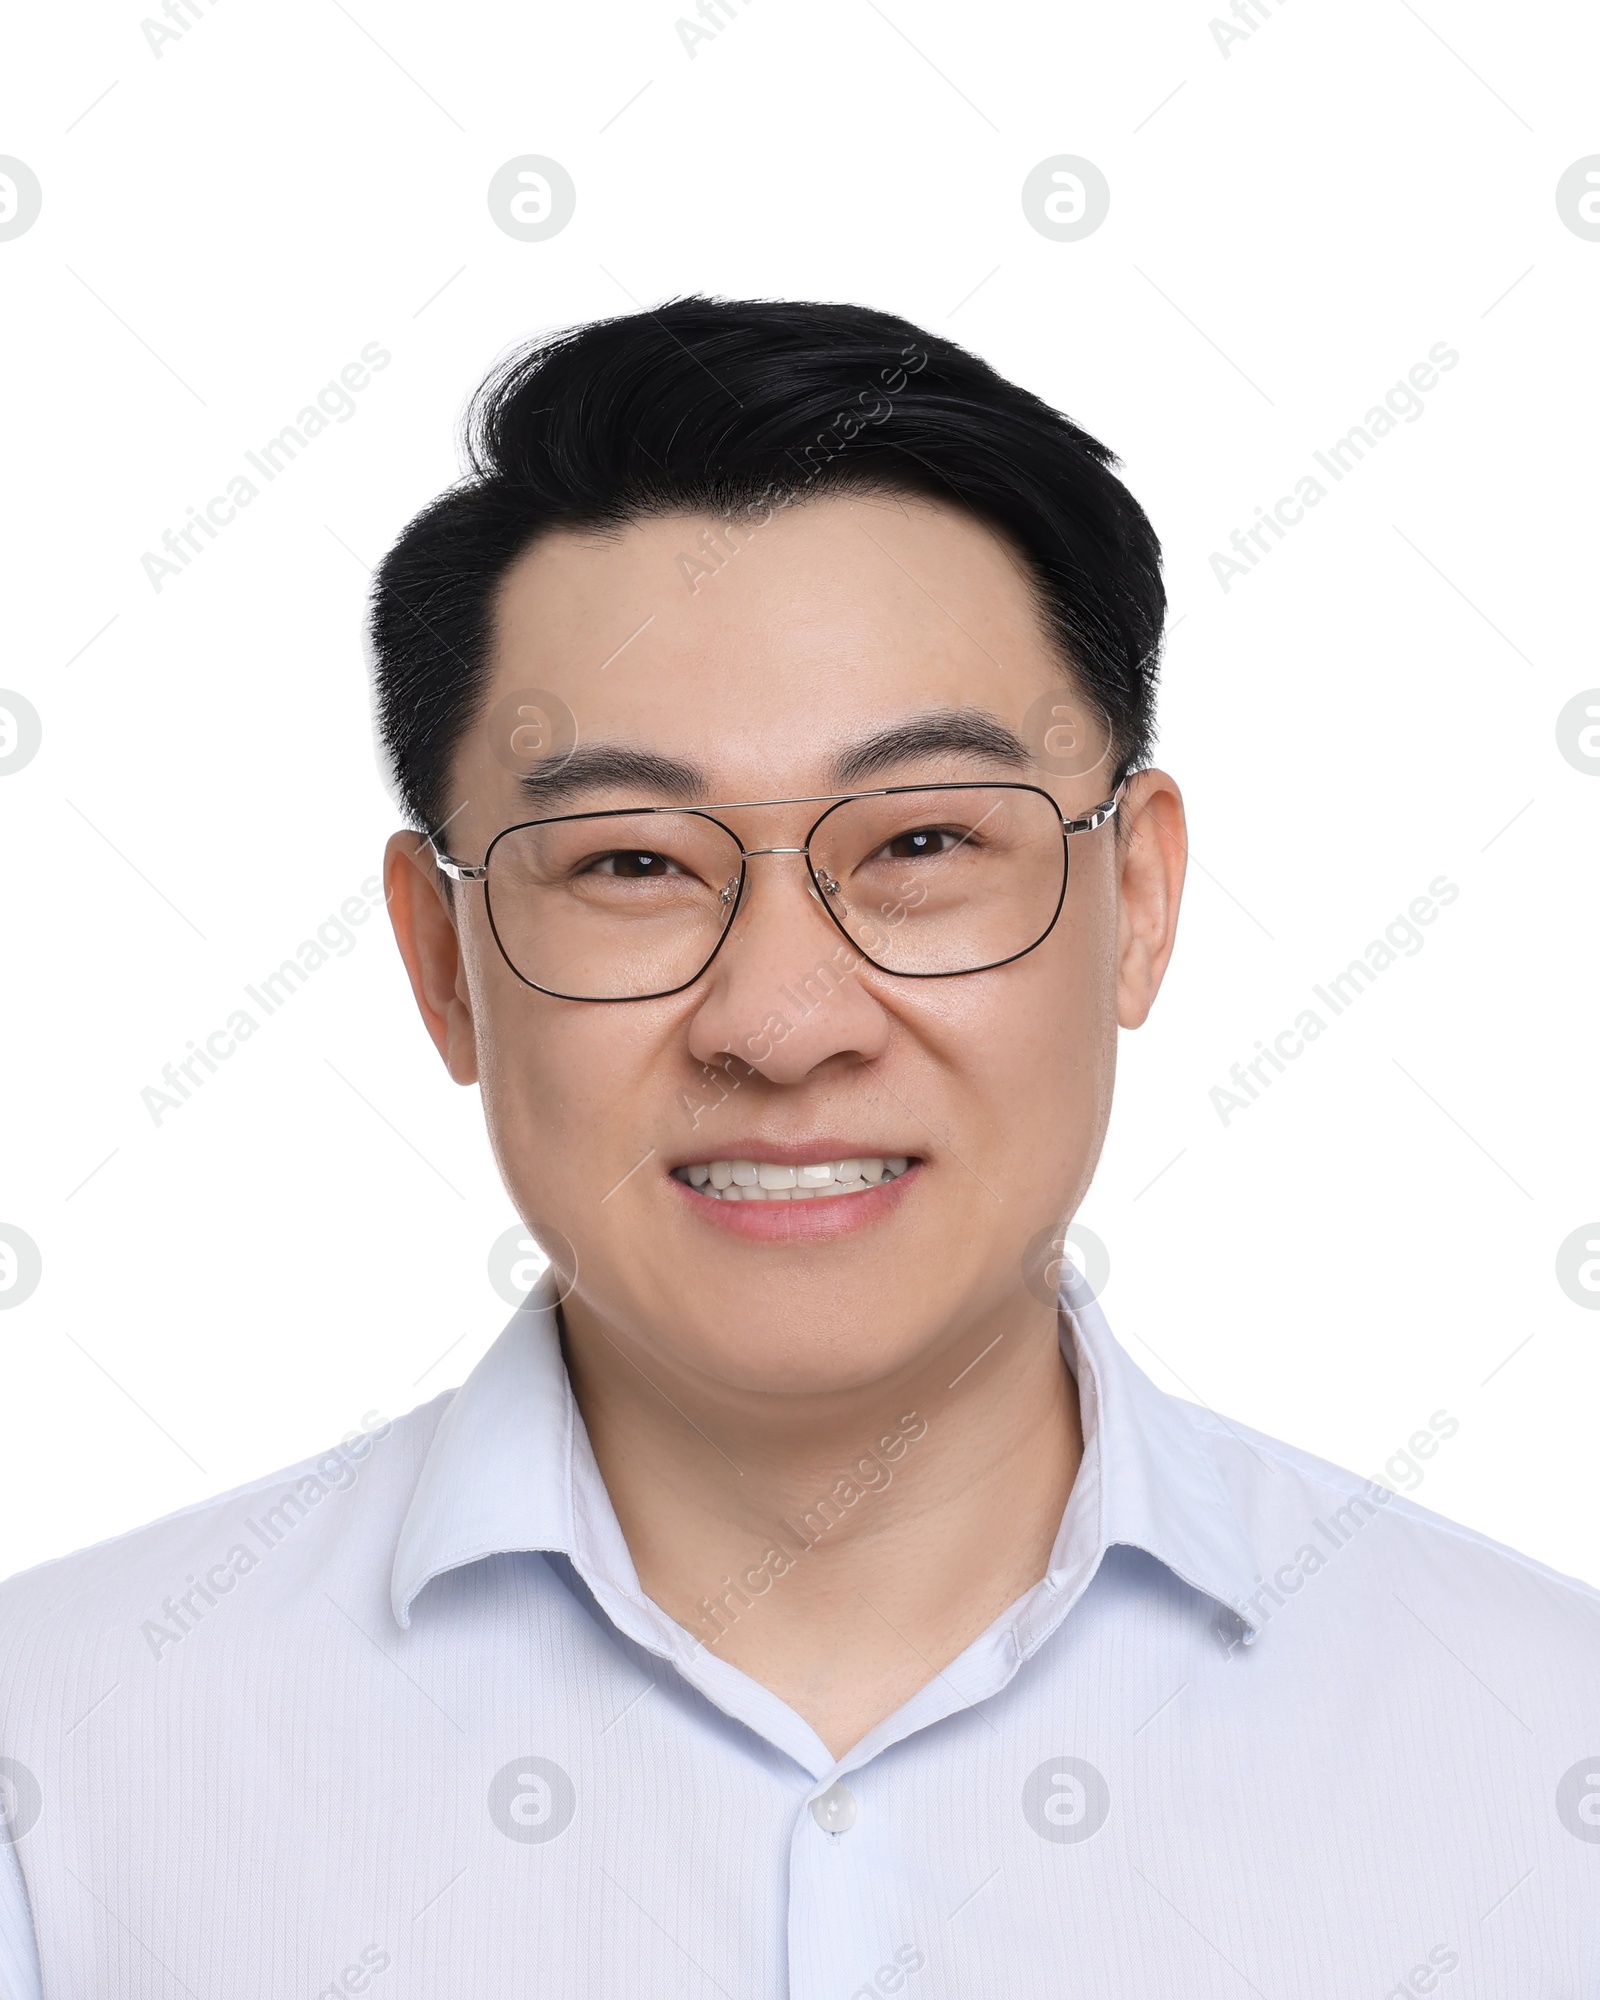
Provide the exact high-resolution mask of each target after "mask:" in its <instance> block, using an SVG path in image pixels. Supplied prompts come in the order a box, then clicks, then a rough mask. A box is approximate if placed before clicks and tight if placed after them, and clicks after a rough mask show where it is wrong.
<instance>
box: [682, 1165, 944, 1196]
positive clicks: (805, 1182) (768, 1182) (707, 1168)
mask: <svg viewBox="0 0 1600 2000" xmlns="http://www.w3.org/2000/svg"><path fill="white" fill-rule="evenodd" d="M910 1165H911V1159H910V1156H909V1155H897V1156H896V1157H894V1158H893V1159H888V1158H885V1159H868V1158H859V1159H849V1160H816V1161H810V1162H808V1163H807V1164H806V1165H804V1166H789V1165H786V1164H783V1165H780V1164H779V1163H778V1162H777V1161H775V1160H704V1161H696V1162H695V1164H694V1165H693V1166H690V1167H674V1168H673V1170H672V1171H673V1175H674V1177H675V1178H676V1179H678V1180H680V1181H684V1182H686V1183H687V1185H688V1186H690V1187H692V1188H694V1189H695V1190H696V1192H697V1193H699V1194H703V1195H707V1196H709V1197H710V1199H711V1200H713V1201H827V1200H831V1199H832V1198H833V1197H834V1196H836V1195H841V1194H864V1193H865V1192H866V1190H867V1189H868V1188H869V1187H874V1186H876V1185H877V1184H878V1183H879V1182H880V1181H885V1180H891V1181H892V1180H898V1179H899V1177H900V1176H901V1174H903V1173H904V1172H905V1171H906V1169H907V1168H908V1167H909V1166H910Z"/></svg>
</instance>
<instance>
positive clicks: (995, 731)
mask: <svg viewBox="0 0 1600 2000" xmlns="http://www.w3.org/2000/svg"><path fill="white" fill-rule="evenodd" d="M937 757H981V758H983V759H985V760H986V761H988V762H990V763H998V764H1004V765H1006V766H1007V767H1008V768H1009V769H1011V770H1019V771H1020V770H1025V769H1027V768H1028V766H1029V765H1030V763H1031V761H1032V760H1031V759H1030V757H1029V755H1028V751H1027V748H1026V746H1025V745H1024V743H1023V742H1022V739H1021V738H1020V737H1019V736H1018V735H1017V734H1016V733H1015V731H1013V730H1011V729H1008V728H1007V727H1006V725H1005V724H1004V723H1003V722H1002V721H1001V720H1000V719H999V717H998V716H996V715H991V714H990V713H989V711H988V710H987V709H982V708H942V709H931V710H929V711H928V712H927V713H926V714H924V715H916V716H912V717H910V718H909V719H908V720H907V721H904V722H896V723H891V724H890V725H889V726H888V727H887V728H885V729H878V730H874V731H873V732H872V734H871V735H870V736H864V737H862V738H861V739H860V740H859V741H857V742H855V743H852V744H851V745H849V747H848V748H846V749H844V750H841V751H840V752H839V753H838V754H837V756H835V758H834V760H833V762H832V764H831V765H830V766H829V771H828V779H827V782H829V783H831V784H833V785H834V786H836V787H837V788H838V789H839V790H840V791H850V790H853V789H854V788H855V787H856V786H858V785H860V784H862V783H863V781H865V780H867V779H870V778H877V777H881V776H882V775H883V774H884V773H885V772H888V771H893V770H895V769H896V768H898V767H900V766H902V765H905V764H909V763H912V762H914V761H916V760H918V759H928V758H937ZM613 790H624V791H629V792H632V793H634V794H636V795H641V796H648V797H651V798H656V799H661V800H663V801H665V802H668V803H685V804H696V805H699V804H704V803H706V802H707V801H709V800H710V798H711V796H712V788H711V785H710V782H709V780H708V778H707V776H706V773H705V772H704V771H703V770H702V769H701V768H700V766H699V765H698V764H692V763H690V762H688V761H687V760H686V759H684V758H681V757H667V756H663V755H662V754H661V753H660V752H658V751H654V750H644V749H638V748H635V747H634V746H632V745H630V744H626V743H579V744H577V745H576V746H575V747H574V748H573V750H572V751H571V752H570V753H569V755H568V756H566V757H565V758H563V759H562V760H561V761H560V762H559V763H557V762H552V763H551V764H550V765H548V766H545V767H540V768H538V769H535V770H532V771H527V772H524V773H523V775H522V776H521V778H520V779H519V780H518V791H519V793H520V795H521V798H522V802H523V804H524V805H525V806H527V807H529V808H530V809H531V810H533V811H535V812H549V811H551V810H553V809H556V808H559V807H562V806H565V805H570V804H572V803H573V801H574V800H577V799H580V798H583V797H586V796H588V795H589V794H591V793H594V792H599V791H613Z"/></svg>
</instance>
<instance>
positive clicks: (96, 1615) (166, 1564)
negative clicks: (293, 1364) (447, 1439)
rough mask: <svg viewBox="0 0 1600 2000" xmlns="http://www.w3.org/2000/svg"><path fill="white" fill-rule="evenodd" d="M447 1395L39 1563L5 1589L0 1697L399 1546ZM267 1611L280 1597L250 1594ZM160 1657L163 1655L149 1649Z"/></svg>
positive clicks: (1, 1587)
mask: <svg viewBox="0 0 1600 2000" xmlns="http://www.w3.org/2000/svg"><path fill="white" fill-rule="evenodd" d="M454 1394H455V1391H454V1390H449V1391H446V1392H445V1393H444V1394H443V1395H441V1396H438V1397H436V1398H434V1400H433V1401H432V1402H429V1403H425V1404H422V1405H421V1406H420V1407H418V1408H417V1409H415V1410H412V1411H410V1412H409V1413H408V1414H407V1415H405V1416H403V1417H398V1418H395V1419H393V1420H392V1421H379V1420H377V1418H376V1413H372V1414H371V1415H370V1416H369V1418H368V1420H367V1423H366V1425H365V1426H364V1427H363V1428H362V1429H360V1430H356V1431H350V1432H347V1433H346V1434H345V1436H344V1437H343V1438H342V1439H341V1440H340V1441H339V1442H338V1443H337V1444H335V1445H332V1446H330V1447H329V1449H327V1450H326V1451H322V1452H317V1453H314V1454H313V1455H312V1456H311V1457H309V1458H305V1459H302V1460H301V1461H300V1462H299V1463H298V1464H295V1465H289V1466H285V1467H283V1468H282V1469H281V1470H279V1471H277V1472H272V1473H268V1474H266V1475H265V1476H264V1477H263V1478H260V1479H254V1480H251V1481H250V1482H248V1484H246V1485H243V1486H236V1487H234V1488H232V1489H231V1490H229V1491H228V1492H225V1493H219V1494H216V1495H214V1496H213V1497H212V1498H210V1499H207V1500H201V1501H196V1502H195V1503H193V1504H192V1505H190V1506H188V1507H182V1508H179V1509H178V1510H177V1511H176V1512H175V1513H171V1514H167V1515H164V1516H162V1517H161V1518H160V1519H159V1520H156V1521H151V1522H147V1523H146V1524H145V1525H144V1526H142V1527H138V1528H132V1529H129V1530H127V1531H125V1532H124V1533H122V1534H118V1535H114V1536H112V1537H110V1538H109V1539H108V1540H106V1541H103V1542H96V1543H93V1544H91V1545H90V1546H89V1547H88V1548H84V1549H79V1550H77V1551H75V1552H74V1553H73V1554H70V1555H66V1556H59V1557H56V1558H54V1559H53V1560H51V1561H49V1562H44V1563H40V1564H39V1565H37V1566H36V1567H35V1568H33V1569H28V1570H23V1571H22V1572H20V1573H19V1574H18V1575H16V1576H13V1577H10V1578H8V1579H7V1580H6V1581H4V1582H3V1583H0V1690H3V1684H4V1682H6V1681H14V1679H15V1677H16V1676H17V1675H18V1673H19V1672H21V1673H22V1674H23V1675H24V1676H25V1677H26V1678H28V1679H29V1680H33V1681H37V1679H38V1677H39V1676H40V1675H41V1674H48V1672H49V1671H50V1668H49V1664H48V1663H49V1661H50V1660H51V1659H52V1658H54V1659H56V1660H57V1661H62V1660H65V1659H66V1658H67V1657H68V1656H71V1655H79V1654H82V1653H83V1652H84V1651H85V1650H86V1649H87V1650H90V1651H92V1650H94V1649H96V1647H97V1646H98V1645H100V1644H102V1643H104V1644H108V1645H109V1646H110V1647H111V1648H112V1649H116V1648H118V1647H120V1645H121V1644H122V1643H123V1642H124V1640H125V1639H126V1638H127V1637H128V1636H129V1635H130V1634H135V1635H137V1634H141V1633H142V1635H143V1638H144V1640H145V1642H146V1643H147V1644H148V1645H150V1646H151V1647H152V1649H159V1648H161V1646H162V1645H163V1643H164V1640H163V1635H164V1634H171V1635H173V1637H174V1640H176V1638H177V1637H179V1636H182V1635H183V1634H184V1633H185V1632H186V1631H187V1630H190V1629H193V1627H194V1625H195V1624H196V1623H198V1622H199V1621H201V1620H203V1619H204V1618H205V1617H206V1615H207V1613H208V1611H209V1610H210V1609H212V1608H213V1607H214V1606H215V1605H216V1604H218V1603H219V1602H220V1601H221V1599H222V1598H224V1597H227V1596H231V1594H232V1593H233V1591H234V1589H235V1587H236V1586H237V1585H238V1583H239V1582H240V1581H241V1580H242V1579H243V1578H244V1577H246V1576H249V1575H252V1574H255V1573H258V1572H259V1573H260V1574H262V1575H263V1576H265V1575H269V1574H274V1573H275V1575H276V1578H277V1580H278V1584H279V1586H280V1588H283V1587H287V1586H288V1584H289V1582H290V1579H292V1578H297V1579H301V1580H302V1581H303V1579H304V1578H305V1576H306V1575H307V1573H308V1571H310V1570H313V1569H315V1568H317V1567H318V1566H326V1565H329V1564H333V1565H339V1564H341V1563H342V1562H344V1561H348V1560H350V1559H352V1558H357V1559H370V1558H371V1557H372V1556H374V1555H381V1552H382V1551H383V1549H384V1548H385V1547H386V1548H387V1549H388V1550H389V1551H390V1553H391V1554H392V1550H393V1546H394V1541H395V1538H396V1536H397V1535H398V1533H399V1528H400V1524H401V1522H402V1521H403V1520H404V1518H405V1511H406V1508H407V1507H408V1506H409V1504H410V1500H411V1496H412V1494H413V1493H414V1491H415V1489H416V1483H417V1477H418V1474H419V1472H420V1470H421V1466H422V1461H423V1459H424V1458H425V1457H426V1455H427V1450H428V1446H429V1444H430V1443H431V1442H432V1439H433V1434H434V1432H435V1430H436V1429H437V1428H438V1424H439V1420H440V1418H441V1417H442V1416H443V1414H444V1412H445V1410H446V1408H447V1407H448V1406H449V1403H450V1401H451V1398H452V1397H453V1396H454ZM248 1595H249V1596H251V1597H252V1598H257V1597H258V1598H259V1600H260V1602H261V1603H262V1605H263V1607H265V1606H266V1605H268V1604H269V1603H270V1602H271V1601H272V1599H273V1598H274V1597H275V1596H277V1595H278V1592H277V1591H276V1590H258V1589H256V1588H253V1589H252V1590H251V1592H249V1593H248ZM158 1656H159V1652H158Z"/></svg>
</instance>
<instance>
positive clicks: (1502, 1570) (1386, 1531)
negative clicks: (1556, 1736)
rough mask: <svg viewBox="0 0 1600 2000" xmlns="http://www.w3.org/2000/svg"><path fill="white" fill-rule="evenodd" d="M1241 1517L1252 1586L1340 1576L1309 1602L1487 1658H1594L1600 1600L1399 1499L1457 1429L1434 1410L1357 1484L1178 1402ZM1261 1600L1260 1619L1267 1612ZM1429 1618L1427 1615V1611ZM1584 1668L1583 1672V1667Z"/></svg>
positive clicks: (1311, 1458) (1287, 1588)
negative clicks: (1459, 1642)
mask: <svg viewBox="0 0 1600 2000" xmlns="http://www.w3.org/2000/svg"><path fill="white" fill-rule="evenodd" d="M1182 1407H1183V1409H1184V1411H1185V1414H1186V1415H1187V1416H1188V1417H1189V1419H1190V1421H1191V1422H1192V1423H1193V1425H1194V1427H1195V1429H1196V1431H1197V1433H1198V1434H1199V1435H1200V1437H1201V1438H1202V1440H1203V1441H1204V1443H1205V1445H1206V1448H1207V1452H1208V1455H1209V1457H1210V1458H1211V1460H1212V1463H1213V1465H1214V1466H1215V1467H1216V1469H1217V1472H1218V1474H1219V1476H1220V1477H1221V1479H1222V1483H1223V1485H1224V1487H1225V1488H1226V1490H1227V1492H1228V1495H1229V1498H1230V1499H1231V1500H1232V1502H1233V1504H1234V1507H1235V1509H1236V1510H1237V1512H1238V1514H1239V1518H1240V1521H1241V1524H1242V1525H1243V1526H1244V1528H1245V1531H1246V1534H1247V1537H1248V1539H1249V1542H1250V1545H1251V1548H1252V1550H1253V1551H1254V1553H1255V1557H1256V1564H1257V1568H1258V1569H1259V1571H1260V1583H1261V1586H1262V1588H1263V1589H1264V1590H1265V1591H1266V1592H1268V1593H1273V1594H1276V1595H1277V1596H1278V1598H1279V1599H1280V1600H1281V1599H1282V1598H1283V1597H1284V1596H1285V1595H1289V1596H1292V1595H1294V1594H1296V1593H1298V1591H1299V1590H1300V1588H1301V1587H1302V1585H1303V1584H1304V1583H1305V1582H1307V1581H1308V1580H1309V1578H1310V1577H1311V1576H1313V1575H1317V1576H1320V1575H1322V1574H1323V1573H1324V1572H1326V1573H1327V1574H1328V1575H1329V1576H1330V1577H1331V1576H1333V1575H1338V1576H1341V1577H1342V1578H1343V1586H1342V1587H1341V1588H1338V1589H1335V1590H1331V1591H1327V1592H1324V1591H1322V1590H1321V1589H1319V1591H1318V1592H1317V1593H1315V1594H1316V1595H1317V1596H1318V1597H1319V1598H1322V1599H1324V1601H1325V1602H1326V1603H1327V1604H1328V1606H1329V1608H1330V1609H1331V1608H1332V1607H1333V1606H1334V1605H1335V1604H1338V1605H1339V1606H1340V1607H1341V1610H1342V1612H1343V1613H1344V1615H1346V1616H1348V1615H1349V1614H1350V1612H1351V1611H1352V1610H1359V1609H1361V1608H1363V1601H1364V1608H1366V1609H1368V1610H1369V1611H1370V1612H1371V1613H1372V1614H1373V1615H1374V1616H1376V1615H1378V1613H1379V1611H1380V1609H1381V1613H1382V1615H1383V1616H1384V1617H1385V1618H1388V1617H1391V1616H1392V1617H1395V1618H1400V1619H1401V1620H1402V1622H1403V1621H1404V1618H1405V1616H1406V1615H1407V1614H1410V1615H1411V1617H1412V1619H1413V1621H1415V1620H1417V1619H1427V1620H1428V1621H1429V1625H1430V1629H1431V1627H1432V1625H1433V1624H1435V1623H1438V1624H1439V1625H1440V1627H1441V1630H1446V1631H1448V1633H1449V1634H1451V1635H1453V1636H1454V1637H1456V1638H1465V1639H1469V1640H1472V1641H1476V1640H1478V1639H1480V1638H1481V1639H1482V1640H1483V1641H1484V1642H1485V1644H1486V1646H1488V1647H1489V1648H1490V1650H1492V1651H1494V1652H1495V1653H1497V1654H1498V1653H1503V1652H1504V1651H1505V1650H1506V1649H1507V1648H1510V1649H1512V1650H1514V1651H1516V1652H1518V1653H1521V1654H1523V1655H1525V1656H1527V1657H1530V1658H1531V1657H1532V1656H1533V1655H1535V1654H1537V1653H1540V1652H1541V1651H1544V1652H1552V1651H1553V1654H1554V1655H1555V1657H1554V1659H1553V1660H1552V1666H1553V1668H1554V1669H1555V1670H1556V1671H1557V1672H1561V1671H1563V1670H1564V1668H1563V1663H1565V1664H1566V1665H1567V1666H1570V1667H1571V1668H1573V1669H1574V1670H1576V1669H1577V1667H1578V1664H1579V1661H1580V1659H1582V1660H1584V1661H1588V1662H1591V1663H1592V1661H1593V1659H1594V1658H1595V1657H1596V1649H1597V1648H1600V1590H1596V1589H1595V1588H1594V1587H1593V1586H1592V1585H1590V1584H1588V1583H1585V1582H1583V1581H1581V1580H1580V1579H1579V1578H1577V1577H1573V1576H1566V1575H1563V1574H1562V1572H1561V1571H1559V1570H1556V1569H1553V1568H1551V1567H1550V1566H1549V1565H1548V1564H1545V1563H1541V1562H1537V1561H1535V1560H1534V1558H1533V1557H1531V1556H1527V1555H1524V1554H1522V1553H1521V1551H1520V1550H1517V1549H1513V1548H1509V1547H1507V1546H1506V1545H1505V1544H1504V1543H1502V1542H1497V1541H1495V1540H1494V1539H1493V1538H1492V1537H1490V1536H1488V1535H1485V1534H1482V1533H1480V1532H1479V1531H1478V1530H1476V1529H1474V1528H1469V1527H1465V1526H1463V1525H1462V1524H1461V1523H1460V1522H1458V1521H1452V1520H1450V1519H1448V1518H1447V1517H1446V1516H1444V1515H1442V1514H1436V1513H1434V1512H1433V1511H1432V1510H1431V1509H1430V1508H1427V1507H1424V1506H1421V1505H1420V1504H1419V1503H1418V1502H1417V1501H1416V1500H1415V1499H1413V1498H1412V1497H1410V1493H1409V1492H1402V1491H1400V1490H1398V1487H1397V1484H1396V1483H1395V1482H1396V1481H1397V1479H1400V1478H1403V1479H1404V1480H1405V1482H1406V1484H1407V1486H1408V1487H1409V1488H1410V1489H1411V1491H1413V1492H1414V1491H1415V1490H1417V1489H1418V1488H1420V1487H1422V1486H1424V1485H1425V1484H1426V1478H1427V1473H1428V1471H1429V1469H1430V1468H1429V1465H1428V1461H1429V1460H1431V1459H1432V1458H1434V1457H1435V1456H1437V1454H1438V1453H1439V1451H1441V1450H1447V1449H1448V1446H1449V1440H1450V1439H1451V1438H1452V1437H1454V1436H1455V1435H1456V1434H1457V1431H1458V1429H1459V1426H1458V1424H1457V1420H1456V1419H1455V1418H1454V1417H1453V1416H1451V1415H1450V1414H1449V1413H1448V1412H1446V1411H1443V1410H1440V1411H1436V1412H1435V1413H1434V1417H1433V1419H1431V1420H1430V1424H1429V1426H1428V1428H1427V1429H1425V1430H1423V1431H1419V1432H1417V1433H1415V1434H1414V1435H1413V1436H1412V1438H1411V1439H1410V1440H1408V1445H1407V1448H1406V1449H1405V1450H1404V1451H1400V1452H1396V1453H1395V1454H1393V1455H1392V1456H1391V1457H1390V1459H1389V1460H1388V1461H1387V1464H1386V1467H1385V1470H1384V1473H1383V1474H1382V1475H1381V1476H1377V1477H1371V1478H1363V1477H1362V1476H1361V1475H1360V1474H1358V1473H1353V1472H1349V1471H1347V1470H1346V1469H1345V1468H1343V1467H1342V1466H1338V1465H1333V1464H1330V1463H1329V1462H1328V1461H1327V1460H1326V1459H1321V1458H1318V1457H1316V1456H1315V1455H1314V1454H1312V1453H1311V1452H1307V1451H1302V1450H1300V1449H1298V1448H1297V1447H1296V1446H1294V1445H1290V1444H1285V1443H1284V1442H1283V1441H1282V1440H1280V1439H1278V1438H1273V1437H1268V1436H1266V1435H1264V1434H1263V1433H1261V1432H1259V1431H1254V1430H1251V1429H1249V1428H1248V1427H1246V1426H1244V1425H1242V1424H1235V1423H1233V1422H1231V1421H1230V1420H1228V1419H1226V1418H1223V1417H1219V1416H1217V1415H1216V1414H1215V1413H1214V1412H1212V1411H1209V1410H1204V1409H1200V1408H1198V1407H1196V1406H1195V1405H1193V1404H1188V1403H1185V1404H1184V1405H1183V1406H1182ZM1272 1608H1273V1606H1272V1602H1271V1596H1270V1595H1269V1598H1268V1601H1267V1605H1266V1609H1267V1611H1268V1613H1269V1615H1270V1612H1271V1610H1272ZM1435 1612H1437V1613H1438V1614H1439V1615H1438V1618H1437V1619H1435V1617H1434V1614H1435ZM1585 1671H1589V1672H1592V1671H1593V1669H1592V1665H1590V1666H1589V1667H1587V1668H1586V1669H1585Z"/></svg>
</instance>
